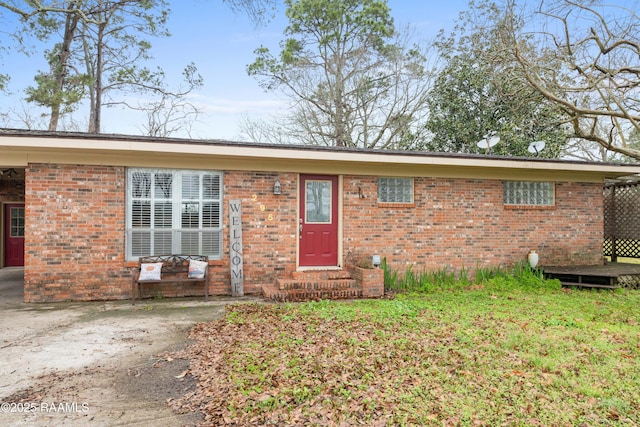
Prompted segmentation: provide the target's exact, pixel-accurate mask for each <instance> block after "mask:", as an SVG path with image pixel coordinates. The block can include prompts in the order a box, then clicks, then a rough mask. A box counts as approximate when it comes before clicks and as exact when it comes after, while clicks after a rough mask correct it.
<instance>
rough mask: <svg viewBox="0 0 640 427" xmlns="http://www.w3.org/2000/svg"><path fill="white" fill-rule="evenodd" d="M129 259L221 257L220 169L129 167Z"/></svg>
mask: <svg viewBox="0 0 640 427" xmlns="http://www.w3.org/2000/svg"><path fill="white" fill-rule="evenodd" d="M127 190H128V191H127V259H129V260H135V259H137V258H138V257H141V256H148V255H168V254H199V255H208V256H210V257H211V258H218V259H219V258H221V256H222V249H221V246H222V220H221V218H222V173H219V172H210V171H186V170H183V171H180V170H157V169H129V170H128V171H127Z"/></svg>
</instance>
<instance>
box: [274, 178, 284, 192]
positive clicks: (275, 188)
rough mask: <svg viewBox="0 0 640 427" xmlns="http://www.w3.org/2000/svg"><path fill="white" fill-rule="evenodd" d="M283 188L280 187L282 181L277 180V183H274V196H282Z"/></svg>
mask: <svg viewBox="0 0 640 427" xmlns="http://www.w3.org/2000/svg"><path fill="white" fill-rule="evenodd" d="M281 193H282V186H281V185H280V180H278V178H276V182H274V183H273V194H281Z"/></svg>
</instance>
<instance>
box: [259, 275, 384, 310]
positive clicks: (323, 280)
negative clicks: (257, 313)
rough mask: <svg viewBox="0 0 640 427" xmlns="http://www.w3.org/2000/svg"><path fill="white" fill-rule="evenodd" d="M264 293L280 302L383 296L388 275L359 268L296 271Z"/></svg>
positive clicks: (266, 286)
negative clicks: (385, 277) (364, 271)
mask: <svg viewBox="0 0 640 427" xmlns="http://www.w3.org/2000/svg"><path fill="white" fill-rule="evenodd" d="M359 270H366V271H367V272H372V273H369V274H363V272H362V271H359ZM262 293H263V295H264V297H265V298H266V299H268V300H271V301H279V302H296V301H318V300H321V299H353V298H372V297H381V296H383V295H384V273H383V271H382V270H380V269H359V268H355V269H344V270H342V269H340V270H335V269H332V270H307V271H296V272H293V273H292V274H291V278H290V279H277V280H276V283H274V284H268V285H263V286H262Z"/></svg>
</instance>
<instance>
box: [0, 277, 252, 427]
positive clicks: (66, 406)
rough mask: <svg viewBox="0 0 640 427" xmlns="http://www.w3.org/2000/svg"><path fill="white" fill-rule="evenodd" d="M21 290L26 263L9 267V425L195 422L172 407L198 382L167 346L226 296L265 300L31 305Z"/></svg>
mask: <svg viewBox="0 0 640 427" xmlns="http://www.w3.org/2000/svg"><path fill="white" fill-rule="evenodd" d="M16 289H18V290H16ZM21 290H22V270H21V269H3V270H0V295H1V296H2V298H1V299H0V378H2V380H0V402H2V403H1V404H0V425H12V426H21V425H23V426H40V425H42V426H44V425H47V426H75V425H78V426H80V425H82V426H84V425H96V426H100V425H104V426H107V425H108V426H116V425H127V426H129V425H139V426H147V425H149V426H181V425H182V426H183V425H193V424H195V423H197V421H198V420H199V418H198V417H197V415H195V414H174V413H173V412H172V411H171V410H170V409H168V408H167V406H166V401H167V399H170V398H176V397H178V396H181V395H183V394H185V392H186V391H187V390H189V389H190V388H191V387H193V386H194V384H193V382H192V381H191V380H190V377H189V376H184V375H183V373H184V371H185V369H186V368H187V362H186V361H185V360H180V359H173V358H171V357H169V356H167V354H166V353H167V352H171V351H174V350H177V349H181V348H183V347H184V346H185V345H186V344H187V343H188V341H187V338H186V333H187V331H188V330H189V329H190V328H191V326H193V325H194V324H195V323H197V322H203V321H209V320H213V319H216V318H219V317H220V316H221V315H222V314H223V313H224V307H225V305H227V304H230V303H235V302H255V301H261V299H259V298H252V297H245V298H241V299H232V298H212V299H211V300H210V301H209V302H205V301H203V300H200V299H198V300H195V299H168V300H143V301H142V302H138V304H137V305H135V306H133V305H132V304H131V302H130V301H117V302H89V303H55V304H24V303H22V302H21Z"/></svg>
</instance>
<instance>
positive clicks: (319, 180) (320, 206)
mask: <svg viewBox="0 0 640 427" xmlns="http://www.w3.org/2000/svg"><path fill="white" fill-rule="evenodd" d="M298 221H299V225H300V255H299V256H300V259H299V264H300V266H302V267H310V266H322V267H335V266H337V265H338V177H337V176H329V175H300V218H299V220H298Z"/></svg>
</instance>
